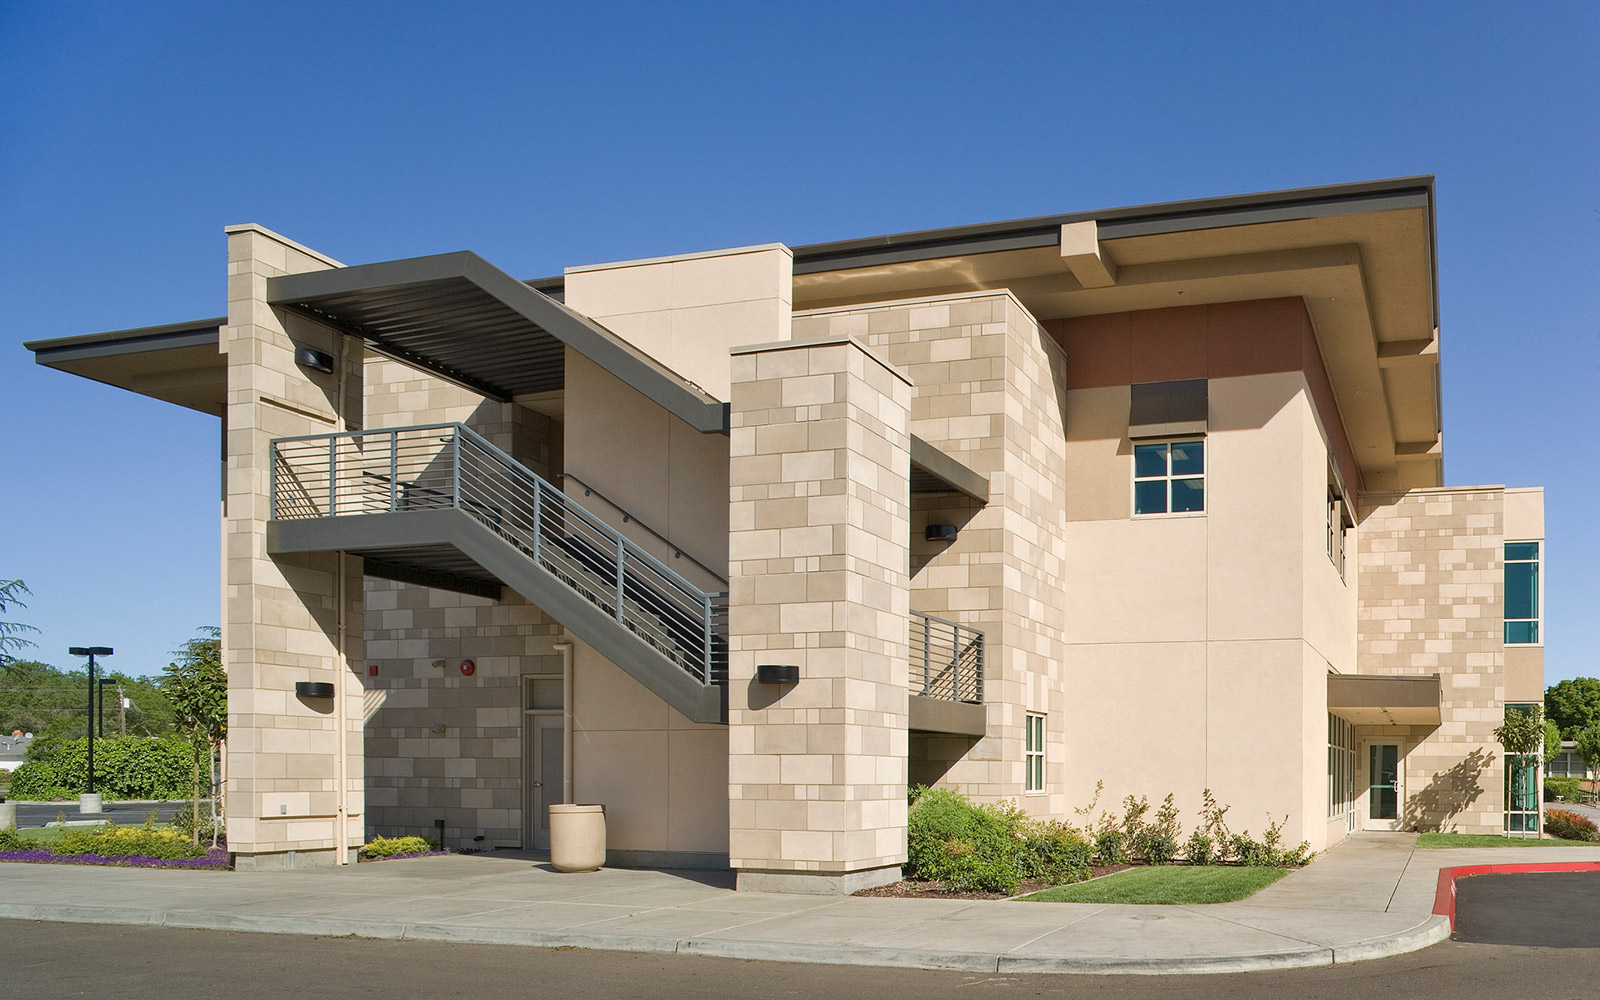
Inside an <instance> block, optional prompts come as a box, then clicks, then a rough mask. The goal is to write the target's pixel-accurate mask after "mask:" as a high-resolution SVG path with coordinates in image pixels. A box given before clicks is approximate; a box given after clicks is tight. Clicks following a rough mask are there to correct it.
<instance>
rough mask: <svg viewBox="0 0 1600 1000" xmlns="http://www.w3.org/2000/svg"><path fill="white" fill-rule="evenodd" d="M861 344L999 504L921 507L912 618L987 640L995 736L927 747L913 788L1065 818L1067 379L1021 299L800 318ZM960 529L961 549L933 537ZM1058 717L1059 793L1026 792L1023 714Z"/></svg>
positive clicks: (932, 499) (1054, 769)
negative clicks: (892, 373)
mask: <svg viewBox="0 0 1600 1000" xmlns="http://www.w3.org/2000/svg"><path fill="white" fill-rule="evenodd" d="M828 336H835V337H836V336H855V337H860V338H862V339H863V340H865V341H866V343H867V344H868V345H869V346H871V347H872V348H873V350H875V351H877V352H879V353H880V354H882V355H883V356H885V357H886V358H887V359H888V360H889V361H890V362H891V363H892V364H894V365H895V367H896V368H897V369H899V370H900V371H902V372H904V373H906V375H907V376H908V377H909V378H910V379H911V382H912V386H913V388H912V399H911V424H910V427H911V431H912V432H913V433H915V434H916V435H918V436H919V437H921V438H923V439H925V440H927V441H928V442H930V443H931V444H933V445H935V446H937V447H939V448H940V449H942V450H944V451H945V452H947V453H949V454H951V455H953V456H955V457H956V458H958V459H960V460H961V461H962V462H963V463H965V464H966V465H967V466H969V467H970V468H972V469H974V470H976V471H977V472H980V473H982V474H983V475H985V476H987V477H988V478H989V483H990V496H989V502H988V504H987V505H982V506H980V505H978V504H977V503H975V502H973V501H971V500H969V499H967V498H964V497H960V496H952V495H946V496H919V497H917V498H916V499H915V501H914V504H913V514H912V517H913V521H912V525H911V528H912V542H911V545H912V549H911V570H912V580H911V606H912V607H913V608H915V609H916V610H918V611H925V612H928V613H930V614H935V615H938V616H939V617H941V618H948V619H951V620H954V621H959V622H961V623H963V624H967V625H971V626H973V627H975V628H979V629H983V630H984V631H985V633H986V638H987V648H988V653H989V655H988V661H987V663H986V685H985V701H986V703H987V706H988V709H987V711H988V735H987V736H986V737H985V738H983V739H981V740H976V741H974V740H972V739H970V738H966V737H958V736H947V735H939V734H914V736H913V738H912V743H911V768H912V772H913V773H912V780H913V781H917V782H920V783H926V784H943V785H947V786H950V787H954V788H957V789H959V790H960V791H962V792H963V793H965V794H968V795H972V796H975V797H978V798H981V799H986V800H991V801H992V800H996V799H1001V798H1010V797H1015V798H1017V799H1019V801H1021V802H1022V804H1023V806H1024V807H1025V808H1027V809H1028V810H1029V811H1030V812H1034V813H1037V814H1039V815H1052V816H1059V815H1063V814H1065V813H1066V812H1068V803H1067V802H1066V799H1065V797H1064V796H1063V795H1062V794H1061V792H1060V791H1059V789H1060V787H1061V786H1060V783H1059V782H1058V781H1055V780H1053V777H1052V775H1053V774H1059V773H1060V769H1061V768H1063V767H1065V766H1066V765H1067V763H1068V762H1067V761H1066V760H1065V753H1064V750H1063V747H1064V741H1063V739H1062V733H1063V732H1064V727H1065V726H1066V725H1068V721H1067V704H1066V699H1065V696H1064V693H1063V685H1062V673H1063V659H1064V656H1065V646H1064V643H1063V635H1062V629H1063V627H1064V624H1065V621H1066V614H1067V609H1066V606H1065V599H1064V597H1063V587H1062V580H1063V576H1064V574H1065V572H1066V541H1065V531H1064V525H1063V517H1062V511H1063V508H1064V503H1065V499H1064V497H1065V488H1066V460H1065V423H1064V400H1065V366H1066V359H1065V355H1064V354H1063V353H1062V351H1061V350H1060V348H1059V347H1058V346H1057V345H1056V344H1055V342H1054V341H1053V340H1052V339H1051V338H1050V337H1049V336H1048V335H1047V334H1046V333H1045V332H1044V331H1043V330H1042V329H1041V327H1040V325H1039V323H1038V322H1037V321H1036V320H1035V319H1034V318H1033V316H1032V315H1031V314H1029V313H1028V311H1027V310H1026V309H1025V308H1024V307H1023V306H1022V304H1021V303H1020V302H1018V301H1017V300H1016V298H1015V297H1013V296H1012V295H1011V294H1010V293H1009V292H1006V291H995V292H984V293H978V294H970V295H954V296H936V297H932V298H923V299H914V300H906V301H898V302H889V303H881V304H875V305H872V306H861V307H850V308H839V309H824V310H811V311H808V312H805V313H801V314H798V315H796V317H795V329H794V339H795V340H796V341H805V340H810V339H814V338H818V337H828ZM929 523H950V524H954V525H956V526H957V528H958V531H959V535H958V537H957V539H956V541H955V542H953V543H948V544H945V543H930V542H926V541H924V540H923V539H922V529H923V528H924V527H925V526H926V525H927V524H929ZM1027 712H1042V713H1044V714H1045V715H1046V788H1045V791H1044V793H1043V794H1026V795H1025V794H1024V780H1023V779H1024V775H1023V746H1024V730H1023V725H1024V715H1025V714H1026V713H1027Z"/></svg>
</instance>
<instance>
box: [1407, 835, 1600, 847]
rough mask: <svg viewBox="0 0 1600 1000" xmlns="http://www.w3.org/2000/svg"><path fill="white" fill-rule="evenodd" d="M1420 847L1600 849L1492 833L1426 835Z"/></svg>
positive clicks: (1578, 843) (1575, 842)
mask: <svg viewBox="0 0 1600 1000" xmlns="http://www.w3.org/2000/svg"><path fill="white" fill-rule="evenodd" d="M1417 846H1418V847H1600V844H1591V843H1589V842H1588V841H1583V840H1557V839H1556V838H1554V837H1544V838H1541V839H1534V838H1533V837H1526V838H1521V839H1519V838H1517V837H1516V836H1514V835H1513V836H1510V837H1497V836H1495V835H1494V834H1492V833H1424V834H1422V835H1421V836H1419V837H1418V838H1417Z"/></svg>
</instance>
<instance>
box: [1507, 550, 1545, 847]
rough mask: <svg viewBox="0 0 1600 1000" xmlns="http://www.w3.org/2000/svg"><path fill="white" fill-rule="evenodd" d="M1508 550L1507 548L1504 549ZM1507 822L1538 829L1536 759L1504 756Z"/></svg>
mask: <svg viewBox="0 0 1600 1000" xmlns="http://www.w3.org/2000/svg"><path fill="white" fill-rule="evenodd" d="M1510 547H1511V546H1509V545H1507V546H1506V548H1508V549H1509V548H1510ZM1539 707H1540V706H1539V704H1538V703H1536V702H1506V708H1505V714H1507V715H1510V714H1511V713H1512V712H1524V713H1528V712H1532V711H1533V710H1534V709H1536V708H1539ZM1505 767H1506V771H1505V783H1506V814H1505V815H1506V820H1505V825H1506V829H1507V830H1512V831H1517V830H1534V831H1537V830H1538V829H1539V793H1540V791H1541V789H1540V787H1539V786H1540V784H1541V782H1540V781H1539V755H1538V754H1532V753H1530V754H1515V753H1508V754H1506V759H1505Z"/></svg>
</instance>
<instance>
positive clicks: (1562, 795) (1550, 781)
mask: <svg viewBox="0 0 1600 1000" xmlns="http://www.w3.org/2000/svg"><path fill="white" fill-rule="evenodd" d="M1589 797H1590V795H1589V791H1588V789H1586V788H1584V787H1583V779H1582V778H1546V779H1544V800H1545V801H1546V802H1554V801H1556V799H1558V798H1559V799H1560V800H1561V801H1562V802H1584V801H1587V800H1588V799H1589Z"/></svg>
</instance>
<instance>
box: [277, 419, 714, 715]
mask: <svg viewBox="0 0 1600 1000" xmlns="http://www.w3.org/2000/svg"><path fill="white" fill-rule="evenodd" d="M271 489H272V494H271V512H272V517H274V518H283V519H294V518H308V517H339V516H344V515H351V514H379V513H391V512H402V511H414V510H437V509H447V508H453V509H457V510H461V511H463V512H465V513H467V514H470V515H472V516H473V517H474V518H475V519H476V520H477V521H479V522H480V523H481V524H483V525H484V526H485V527H487V528H489V529H490V530H492V531H494V532H495V533H496V534H498V535H499V536H500V537H501V538H503V539H505V540H506V541H507V542H510V543H511V544H512V545H514V546H516V547H517V548H518V549H519V550H520V551H521V552H522V553H523V554H524V555H526V556H528V557H529V558H530V559H532V560H533V561H534V562H535V563H536V564H538V565H539V566H541V567H542V568H544V569H545V570H547V571H549V572H550V573H552V574H553V575H554V576H556V578H557V579H559V580H561V582H562V583H564V584H565V585H566V586H568V587H570V588H572V589H573V590H575V591H576V592H578V593H579V594H580V595H582V596H583V597H584V598H585V599H586V600H588V601H589V602H590V603H591V604H594V605H595V606H596V607H599V608H601V609H602V610H604V611H605V612H606V613H607V614H609V615H610V616H611V617H612V618H614V619H615V620H616V621H617V622H618V623H619V624H621V625H622V626H623V627H625V628H627V629H628V630H629V631H631V632H633V633H634V635H636V636H638V637H639V638H640V639H641V640H643V641H644V642H646V643H648V644H649V645H651V646H652V647H654V648H655V649H656V650H658V651H659V652H661V653H662V654H664V655H665V656H667V657H668V658H669V659H671V660H673V661H674V662H675V663H677V664H678V665H679V666H680V667H682V668H683V669H684V670H686V671H688V672H689V673H690V674H691V675H692V676H694V677H695V678H697V679H698V680H700V681H701V682H702V683H705V684H716V683H723V682H725V681H726V680H727V649H728V643H727V634H728V633H727V614H728V595H727V594H726V593H725V592H724V593H708V592H706V591H703V590H701V589H700V588H698V587H696V586H695V585H694V584H692V583H690V582H689V581H688V580H685V579H684V578H683V577H682V576H680V575H678V574H677V573H676V572H674V571H673V570H672V569H671V568H670V567H668V566H667V565H666V564H664V563H663V562H661V560H659V559H657V558H656V557H655V556H653V555H651V554H650V553H649V552H647V551H645V550H644V549H643V548H641V547H640V546H639V545H637V544H636V543H635V542H633V541H632V540H631V539H629V538H627V537H626V536H625V535H623V534H621V533H620V532H619V531H617V530H616V529H615V528H613V527H611V526H610V525H609V524H607V523H606V522H605V521H603V520H601V519H600V518H598V517H596V516H595V515H594V514H592V513H590V512H589V511H588V510H586V509H584V508H583V507H582V506H580V505H578V504H577V503H575V502H574V501H572V500H571V499H569V498H568V497H567V496H566V494H564V493H563V492H562V491H561V490H560V488H558V487H556V486H554V485H552V484H551V483H549V482H547V481H546V480H544V479H543V478H541V477H540V476H539V475H537V474H536V473H534V472H533V471H532V470H531V469H528V468H527V467H525V466H523V465H521V464H520V463H518V462H517V461H516V460H515V459H513V458H512V457H511V456H509V455H507V454H506V453H505V452H503V451H501V450H500V449H499V448H497V447H495V446H494V445H493V444H491V443H490V442H489V441H488V440H487V439H485V438H484V437H483V436H482V435H480V434H478V433H477V432H476V431H474V430H472V429H471V428H470V427H466V426H465V425H462V424H429V425H423V426H415V427H397V428H391V429H386V430H374V431H349V432H344V433H338V434H313V435H306V436H301V437H289V438H278V439H276V440H274V441H273V442H272V487H271Z"/></svg>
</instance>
